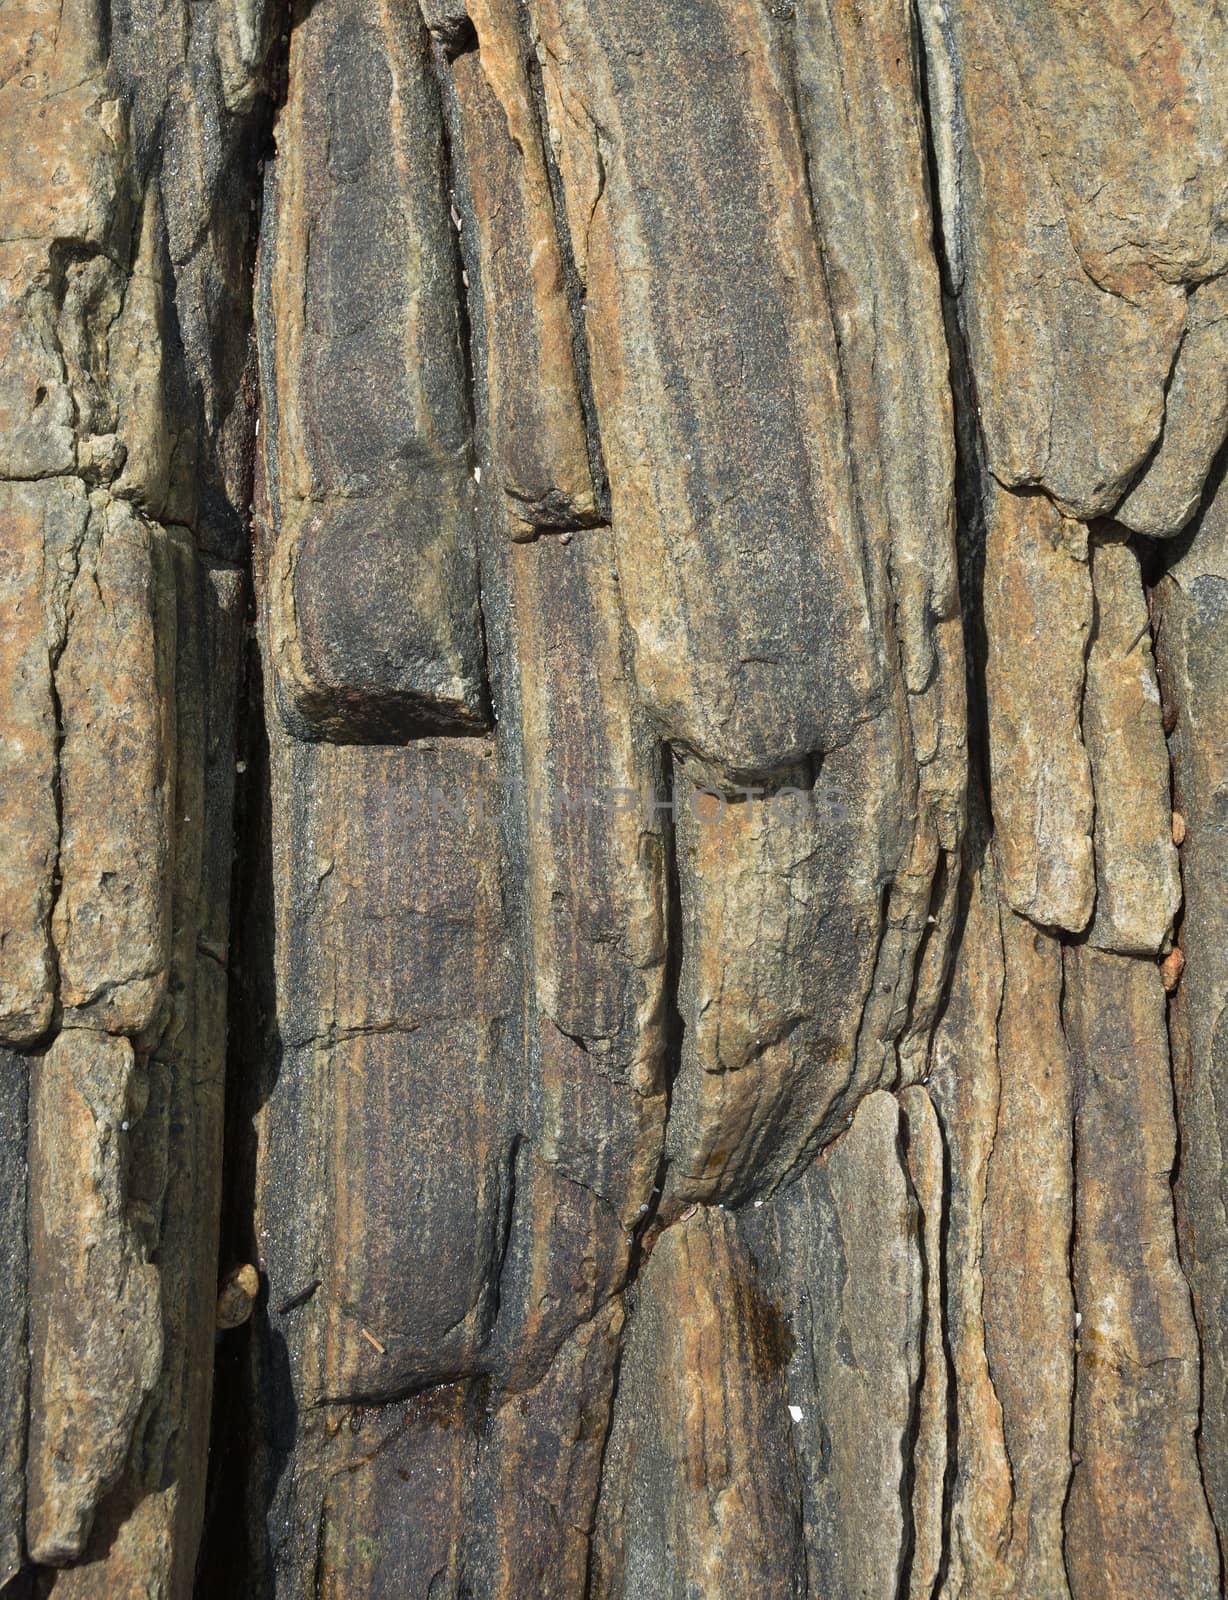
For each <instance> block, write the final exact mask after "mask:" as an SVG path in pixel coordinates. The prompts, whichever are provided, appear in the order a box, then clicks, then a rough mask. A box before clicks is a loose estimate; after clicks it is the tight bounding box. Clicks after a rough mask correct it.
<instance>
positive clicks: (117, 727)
mask: <svg viewBox="0 0 1228 1600" xmlns="http://www.w3.org/2000/svg"><path fill="white" fill-rule="evenodd" d="M223 9H224V8H221V7H219V8H216V9H215V8H212V7H209V8H206V11H205V12H204V13H200V14H197V13H199V8H196V7H189V6H188V5H187V4H184V5H181V6H179V5H172V6H159V7H156V8H155V7H146V6H144V5H143V4H140V3H138V4H135V5H134V6H132V7H125V8H120V9H117V10H116V11H115V13H114V14H113V15H110V16H108V17H106V18H104V17H103V16H101V15H100V14H99V13H98V12H97V10H96V8H94V7H90V6H77V7H69V8H67V9H61V8H58V7H55V6H47V5H45V4H42V3H41V0H27V3H23V4H19V5H15V6H10V7H8V8H6V9H5V11H4V15H3V19H2V20H0V62H2V66H3V70H2V72H0V174H2V176H0V188H2V191H3V192H2V194H0V201H2V204H0V212H2V213H3V217H4V227H3V233H4V238H3V242H2V243H0V351H2V353H3V367H4V376H3V379H2V380H0V520H2V524H3V535H2V537H0V545H2V547H3V556H2V558H0V585H2V587H3V594H4V602H5V616H6V626H5V629H4V642H3V645H0V735H2V743H0V820H2V822H3V828H2V832H3V836H4V837H3V849H2V851H0V903H2V904H3V918H2V926H0V1038H3V1039H4V1040H5V1041H7V1042H11V1043H13V1044H17V1045H20V1046H23V1047H25V1048H27V1049H29V1050H31V1051H32V1052H33V1053H32V1054H30V1055H29V1056H27V1057H26V1058H24V1059H23V1058H22V1057H20V1056H16V1055H10V1054H5V1056H4V1058H3V1065H4V1068H5V1073H4V1091H3V1097H4V1130H3V1136H2V1138H0V1151H2V1153H3V1156H2V1161H0V1166H2V1169H3V1181H2V1184H0V1212H2V1215H3V1223H4V1226H3V1233H4V1243H3V1250H2V1253H3V1260H2V1262H0V1267H2V1269H3V1284H4V1288H3V1299H4V1306H5V1320H4V1332H3V1361H4V1367H5V1371H6V1386H5V1393H6V1399H5V1405H4V1410H3V1427H2V1428H0V1440H2V1442H3V1452H4V1480H5V1489H4V1496H3V1511H2V1514H0V1569H2V1572H3V1578H2V1580H0V1581H3V1582H6V1583H7V1582H8V1580H9V1579H10V1578H12V1579H13V1582H14V1592H21V1593H25V1592H27V1588H29V1587H30V1586H31V1585H33V1586H34V1587H36V1588H38V1589H39V1590H40V1591H42V1592H49V1591H50V1590H51V1588H52V1587H54V1589H55V1590H56V1592H62V1593H63V1594H64V1595H79V1596H83V1597H84V1596H91V1597H92V1596H97V1597H101V1596H103V1595H111V1594H117V1593H123V1594H134V1595H135V1594H141V1595H147V1596H151V1597H152V1596H159V1597H170V1596H185V1595H187V1594H189V1593H191V1591H192V1586H193V1576H194V1570H195V1564H196V1552H197V1547H198V1544H199V1535H200V1525H201V1518H202V1513H203V1507H204V1488H205V1484H204V1473H205V1461H206V1453H207V1441H208V1426H209V1411H210V1392H211V1387H212V1370H211V1369H212V1351H213V1330H212V1326H211V1322H210V1321H209V1320H207V1319H205V1318H204V1317H202V1315H201V1311H200V1308H201V1307H202V1305H203V1306H207V1305H210V1304H211V1303H212V1300H213V1298H214V1295H215V1292H216V1280H217V1272H218V1264H217V1224H218V1205H219V1192H220V1185H221V1169H220V1144H221V1109H222V1080H223V1076H224V1046H225V1026H226V1025H225V1008H226V987H227V971H226V968H227V959H228V949H227V937H228V921H229V892H230V871H231V851H232V817H231V810H232V794H233V786H234V778H235V758H234V728H235V713H236V691H237V676H238V668H239V664H240V659H241V649H240V644H241V635H242V620H243V615H244V611H245V607H246V604H247V600H246V594H247V587H246V579H245V576H244V574H243V572H242V570H241V569H240V567H239V566H238V565H237V561H236V558H241V557H242V554H243V548H244V542H245V520H246V508H247V505H248V503H249V500H250V483H251V471H250V468H251V434H252V428H253V424H254V420H255V418H254V408H253V404H252V401H253V399H254V394H253V392H252V391H251V389H250V386H249V387H248V388H244V385H243V378H244V371H245V368H246V367H247V365H248V360H249V357H248V328H249V326H250V319H251V305H250V301H251V277H250V270H251V265H252V258H253V250H252V244H253V238H252V224H253V220H254V219H253V216H252V212H251V209H250V205H251V200H252V198H253V196H254V193H255V189H254V184H253V178H254V173H255V163H256V159H257V155H258V140H257V139H255V138H254V137H253V134H254V133H255V130H256V128H257V127H258V125H259V122H260V120H261V114H259V113H255V112H254V110H253V108H254V107H255V106H256V104H257V102H258V101H259V100H260V98H261V95H262V93H263V87H262V86H261V84H260V83H259V80H258V79H252V78H251V76H250V74H249V77H248V80H247V84H246V87H244V86H243V85H241V84H240V81H239V80H240V77H241V76H242V62H243V61H244V60H246V61H247V62H248V63H249V64H254V62H255V60H256V57H257V55H258V54H259V52H260V50H261V49H262V48H263V44H262V43H261V42H260V41H264V42H267V37H268V28H267V20H264V19H263V18H262V15H261V16H257V14H256V13H254V12H252V11H251V9H250V7H243V6H240V7H234V8H231V9H230V10H229V11H228V13H227V16H226V17H225V18H222V17H221V16H220V15H219V12H220V11H221V10H223ZM236 27H237V28H238V30H239V34H241V35H242V40H239V35H238V34H235V28H236ZM227 29H230V33H231V38H232V44H233V45H234V46H235V48H234V49H232V50H231V71H230V86H231V88H232V89H233V90H234V92H235V95H236V96H237V98H236V99H235V101H234V106H235V107H238V106H239V102H240V101H243V105H242V108H241V109H242V111H243V113H244V116H243V118H238V117H236V118H232V117H230V116H229V114H228V112H227V109H226V104H227V102H226V101H225V98H224V96H223V94H222V91H221V84H220V68H219V64H218V55H217V53H216V52H217V50H218V48H219V45H218V41H219V38H220V35H221V33H223V32H225V31H226V30H227ZM236 52H237V53H236ZM245 97H246V98H245ZM249 113H251V115H248V114H249ZM244 119H246V120H244ZM27 1085H28V1086H29V1115H28V1126H27V1112H26V1090H27ZM27 1145H28V1161H29V1174H28V1183H27V1171H26V1149H27ZM27 1187H28V1190H29V1196H28V1236H29V1237H28V1248H27V1222H26V1214H27V1198H26V1191H27ZM27 1336H28V1355H27ZM27 1411H28V1425H27V1420H26V1416H27ZM38 1564H45V1565H47V1566H48V1567H50V1566H54V1567H55V1568H56V1569H57V1571H56V1572H55V1573H53V1572H52V1571H50V1570H44V1571H41V1572H39V1571H38V1570H37V1565H38ZM19 1569H21V1570H20V1572H19Z"/></svg>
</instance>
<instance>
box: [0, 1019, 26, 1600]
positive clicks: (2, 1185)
mask: <svg viewBox="0 0 1228 1600" xmlns="http://www.w3.org/2000/svg"><path fill="white" fill-rule="evenodd" d="M28 1097H29V1072H28V1069H27V1067H26V1063H25V1062H24V1061H23V1060H22V1059H21V1057H20V1056H18V1055H17V1054H15V1053H14V1052H13V1051H10V1050H0V1272H3V1275H4V1276H3V1283H4V1303H3V1313H2V1315H0V1361H3V1363H4V1370H5V1372H6V1374H7V1375H8V1376H7V1379H6V1382H5V1386H4V1398H3V1401H2V1402H0V1470H2V1471H3V1488H0V1588H2V1587H3V1586H4V1585H5V1584H7V1583H8V1582H9V1580H10V1578H14V1577H16V1575H17V1573H18V1572H19V1571H20V1570H21V1566H22V1559H23V1549H24V1544H25V1541H24V1538H23V1527H24V1523H25V1471H24V1468H25V1456H26V1392H27V1384H28V1381H29V1372H30V1356H29V1346H28V1342H27V1332H28V1330H27V1327H26V1114H27V1102H28Z"/></svg>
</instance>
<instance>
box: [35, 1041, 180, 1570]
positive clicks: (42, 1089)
mask: <svg viewBox="0 0 1228 1600" xmlns="http://www.w3.org/2000/svg"><path fill="white" fill-rule="evenodd" d="M31 1071H32V1076H31V1094H30V1347H31V1351H32V1362H31V1382H30V1435H29V1453H28V1458H27V1462H26V1496H27V1499H26V1539H27V1543H28V1545H29V1549H30V1554H31V1556H32V1557H33V1558H34V1560H36V1561H38V1562H42V1563H49V1564H52V1565H61V1564H63V1563H66V1562H71V1561H72V1560H73V1559H74V1558H75V1557H77V1556H79V1555H80V1554H81V1551H82V1549H83V1547H84V1545H85V1540H86V1537H87V1536H88V1534H89V1531H90V1526H91V1523H92V1521H93V1518H94V1513H95V1510H96V1508H97V1506H98V1504H99V1502H100V1500H101V1499H102V1497H103V1496H104V1495H105V1494H106V1492H107V1491H108V1490H109V1489H110V1488H112V1486H113V1485H114V1484H115V1483H116V1482H117V1481H118V1479H119V1477H120V1474H121V1473H122V1471H123V1468H124V1464H125V1461H126V1459H127V1455H128V1450H129V1448H130V1446H131V1444H132V1440H133V1435H134V1432H135V1429H136V1426H137V1421H138V1418H139V1417H140V1414H141V1410H142V1407H143V1405H144V1403H145V1401H146V1399H147V1397H148V1396H149V1394H150V1392H151V1390H152V1389H153V1387H154V1384H155V1383H156V1381H157V1377H158V1372H159V1368H160V1365H161V1360H162V1318H161V1303H160V1294H159V1284H158V1269H157V1267H156V1266H154V1265H152V1264H151V1263H150V1261H149V1259H148V1252H147V1249H146V1246H145V1243H144V1241H143V1240H142V1238H141V1235H140V1232H139V1231H138V1229H137V1228H136V1227H134V1224H133V1219H132V1216H131V1214H130V1208H129V1195H128V1153H129V1148H130V1144H131V1142H132V1139H131V1135H132V1130H133V1128H134V1125H135V1124H136V1123H137V1122H138V1121H139V1118H140V1116H141V1111H142V1099H143V1096H144V1093H145V1088H146V1085H145V1075H144V1072H143V1070H142V1069H141V1068H139V1067H138V1066H137V1065H136V1060H135V1057H134V1055H133V1050H132V1046H131V1044H129V1042H128V1040H127V1039H122V1038H112V1037H109V1036H107V1035H106V1034H102V1033H97V1032H94V1031H93V1030H91V1029H86V1028H81V1027H70V1028H66V1029H65V1030H64V1031H63V1032H62V1033H61V1034H59V1036H58V1037H57V1038H56V1040H55V1042H54V1043H53V1044H52V1046H51V1048H50V1050H49V1051H48V1052H47V1054H46V1055H45V1056H43V1057H41V1058H39V1059H38V1060H36V1061H35V1062H34V1064H33V1066H32V1069H31Z"/></svg>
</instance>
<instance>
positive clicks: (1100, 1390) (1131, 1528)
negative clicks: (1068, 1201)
mask: <svg viewBox="0 0 1228 1600" xmlns="http://www.w3.org/2000/svg"><path fill="white" fill-rule="evenodd" d="M1066 967H1067V984H1066V993H1065V997H1064V1007H1065V1010H1066V1014H1067V1019H1068V1020H1067V1026H1068V1029H1069V1031H1070V1034H1071V1041H1072V1054H1073V1057H1074V1066H1075V1082H1076V1088H1075V1096H1076V1105H1077V1116H1076V1118H1075V1143H1076V1161H1077V1163H1078V1171H1079V1174H1080V1179H1079V1185H1078V1190H1077V1216H1076V1226H1075V1239H1074V1250H1073V1252H1072V1258H1071V1264H1072V1268H1073V1276H1074V1288H1075V1298H1076V1301H1077V1304H1078V1307H1079V1313H1080V1316H1081V1319H1082V1320H1081V1323H1080V1327H1079V1336H1078V1345H1077V1348H1078V1385H1077V1390H1076V1398H1075V1413H1074V1429H1073V1434H1072V1438H1073V1447H1074V1454H1075V1456H1077V1457H1078V1460H1077V1462H1076V1465H1075V1470H1074V1475H1073V1479H1072V1482H1071V1486H1070V1501H1069V1504H1068V1506H1067V1511H1066V1520H1067V1567H1068V1571H1069V1573H1070V1580H1071V1591H1072V1594H1073V1595H1074V1597H1075V1600H1085V1597H1088V1600H1090V1597H1097V1596H1108V1595H1117V1594H1153V1595H1157V1596H1167V1595H1172V1596H1174V1597H1175V1596H1177V1595H1181V1596H1192V1597H1197V1596H1200V1595H1206V1596H1211V1595H1214V1594H1217V1593H1218V1592H1220V1591H1219V1553H1218V1551H1217V1549H1216V1539H1215V1528H1214V1525H1213V1524H1212V1521H1211V1516H1210V1512H1209V1511H1208V1509H1207V1505H1206V1499H1205V1495H1204V1491H1203V1485H1202V1479H1201V1476H1200V1473H1199V1467H1198V1456H1197V1452H1196V1450H1195V1446H1194V1434H1195V1430H1196V1428H1197V1425H1198V1414H1199V1382H1198V1340H1197V1335H1196V1333H1195V1330H1194V1318H1193V1315H1192V1313H1191V1309H1190V1291H1189V1285H1188V1284H1187V1283H1186V1280H1185V1277H1184V1276H1183V1274H1182V1271H1181V1266H1180V1263H1179V1261H1178V1258H1177V1240H1176V1232H1175V1227H1174V1221H1173V1201H1172V1189H1171V1181H1170V1179H1171V1173H1172V1167H1173V1161H1174V1158H1175V1155H1176V1129H1175V1126H1174V1122H1173V1111H1172V1082H1171V1078H1170V1075H1169V1067H1168V1039H1167V1037H1166V1033H1165V1028H1164V992H1163V987H1162V985H1161V983H1160V979H1159V975H1158V974H1157V973H1156V971H1155V968H1154V967H1153V966H1151V965H1150V964H1149V963H1146V962H1142V961H1132V960H1130V959H1128V958H1126V957H1122V956H1114V955H1108V954H1105V953H1102V952H1100V951H1097V950H1094V949H1092V948H1091V947H1090V946H1087V945H1084V946H1082V947H1077V948H1074V949H1072V950H1071V951H1070V952H1069V953H1068V955H1067V958H1066ZM1110 1527H1111V1528H1112V1529H1113V1534H1112V1536H1111V1537H1110V1536H1109V1532H1108V1530H1109V1528H1110Z"/></svg>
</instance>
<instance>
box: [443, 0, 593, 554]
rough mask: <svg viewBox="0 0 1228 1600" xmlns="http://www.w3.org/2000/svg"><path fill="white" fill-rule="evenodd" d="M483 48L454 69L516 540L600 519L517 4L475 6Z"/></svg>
mask: <svg viewBox="0 0 1228 1600" xmlns="http://www.w3.org/2000/svg"><path fill="white" fill-rule="evenodd" d="M470 16H471V19H472V22H473V25H474V27H475V28H476V30H477V37H478V45H479V48H478V49H477V50H476V51H470V52H469V53H468V54H466V55H463V56H461V57H459V58H458V60H457V61H456V63H455V65H454V67H453V71H452V81H453V83H454V85H455V90H456V98H457V103H458V105H459V109H460V125H461V129H462V132H463V138H464V147H465V150H464V154H465V161H464V171H465V174H466V183H467V189H468V196H469V201H470V204H471V206H472V211H473V217H474V220H475V223H476V229H477V240H476V246H477V248H476V259H477V263H478V286H480V294H481V304H482V306H483V307H484V311H483V314H482V324H481V328H482V337H481V340H480V343H481V345H482V347H483V348H484V350H485V355H486V360H485V393H486V407H487V426H488V429H489V436H490V447H491V454H492V461H491V462H490V463H489V465H490V466H492V467H493V470H494V472H495V474H496V478H497V481H498V484H499V486H500V487H501V488H502V490H503V493H504V495H505V496H506V497H507V511H508V519H509V525H510V527H511V530H512V535H513V537H514V538H520V539H527V538H532V537H533V535H534V533H535V532H537V531H538V530H549V529H551V528H573V527H577V526H581V525H583V524H584V523H591V522H594V521H596V520H597V517H598V507H597V500H596V496H595V494H594V491H593V482H592V474H591V471H590V467H589V451H588V441H587V438H586V434H585V420H584V413H583V409H582V407H581V401H580V388H579V381H578V379H577V376H576V365H575V359H574V356H573V352H572V341H573V338H574V330H573V328H572V319H571V310H570V307H569V305H568V299H567V286H566V282H565V280H564V273H563V257H562V252H561V249H560V246H559V240H558V234H557V230H556V224H555V216H554V203H553V200H552V198H551V194H550V184H549V180H548V178H547V175H546V166H545V160H544V158H543V154H542V134H541V129H540V127H539V124H538V120H537V114H536V111H535V109H534V107H533V104H532V102H531V98H530V88H529V80H528V74H527V72H526V70H525V64H524V63H525V55H526V46H525V43H524V41H523V40H522V38H521V33H520V24H519V21H518V18H517V10H516V6H515V4H514V3H511V0H474V3H473V4H472V5H471V6H470Z"/></svg>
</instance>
